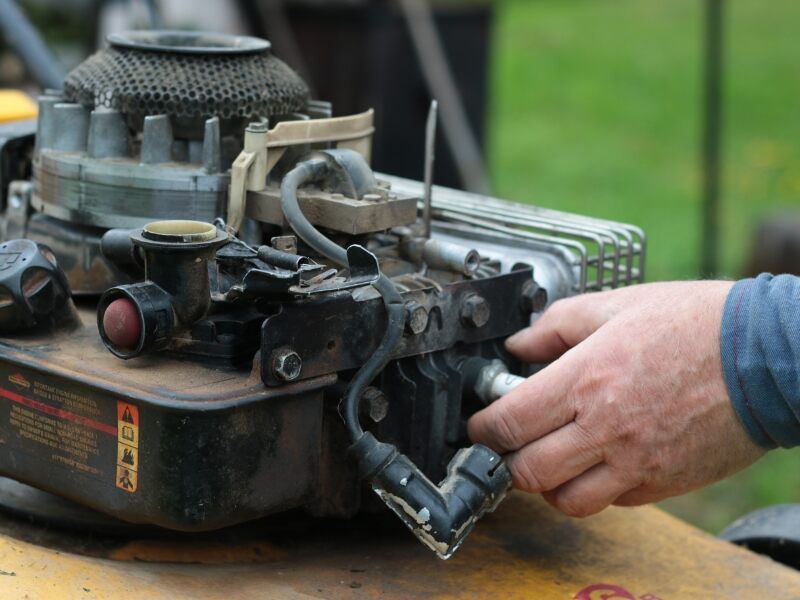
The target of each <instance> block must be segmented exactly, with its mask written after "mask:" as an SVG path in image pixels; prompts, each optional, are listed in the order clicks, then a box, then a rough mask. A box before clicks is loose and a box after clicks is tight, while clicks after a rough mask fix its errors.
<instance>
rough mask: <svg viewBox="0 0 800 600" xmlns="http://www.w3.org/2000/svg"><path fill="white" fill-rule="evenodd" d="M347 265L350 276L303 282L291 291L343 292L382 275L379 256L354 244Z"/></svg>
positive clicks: (314, 292)
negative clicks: (316, 281)
mask: <svg viewBox="0 0 800 600" xmlns="http://www.w3.org/2000/svg"><path fill="white" fill-rule="evenodd" d="M347 267H348V270H349V272H350V277H348V278H347V279H345V278H344V277H333V278H329V279H325V280H322V281H320V282H319V283H312V284H310V285H309V282H301V283H300V284H299V285H296V286H293V287H292V288H291V289H290V290H289V291H290V292H292V293H293V294H297V295H299V296H312V295H314V294H324V293H330V292H341V291H343V290H351V289H353V288H358V287H363V286H366V285H371V284H373V283H375V282H376V281H378V278H379V277H380V276H381V269H380V265H379V264H378V257H376V256H375V255H374V254H373V253H372V252H370V251H369V250H367V249H366V248H364V247H363V246H359V245H357V244H354V245H352V246H350V247H349V248H348V249H347Z"/></svg>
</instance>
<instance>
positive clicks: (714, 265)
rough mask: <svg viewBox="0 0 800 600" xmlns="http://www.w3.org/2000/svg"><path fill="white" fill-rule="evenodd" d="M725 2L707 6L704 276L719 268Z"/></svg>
mask: <svg viewBox="0 0 800 600" xmlns="http://www.w3.org/2000/svg"><path fill="white" fill-rule="evenodd" d="M724 6H725V2H724V0H706V3H705V15H706V18H705V73H704V98H703V139H702V167H703V189H702V194H703V203H702V211H703V214H702V236H703V239H702V242H701V243H702V257H701V263H700V274H701V276H705V277H710V276H713V275H714V274H715V273H717V271H718V268H719V257H718V254H719V197H720V146H721V137H722V69H723V24H724V23H723V13H724Z"/></svg>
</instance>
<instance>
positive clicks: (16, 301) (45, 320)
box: [0, 240, 76, 332]
mask: <svg viewBox="0 0 800 600" xmlns="http://www.w3.org/2000/svg"><path fill="white" fill-rule="evenodd" d="M75 320H76V314H75V307H74V306H73V304H72V300H71V292H70V289H69V282H68V281H67V277H66V275H64V272H63V271H62V270H61V268H60V267H59V266H58V261H56V257H55V255H54V254H53V252H52V251H51V250H50V249H49V248H47V247H46V246H40V245H39V244H37V243H36V242H33V241H31V240H10V241H7V242H3V243H1V244H0V331H2V332H16V331H23V330H30V329H39V328H43V329H49V328H53V327H55V326H59V325H62V324H72V323H74V322H75Z"/></svg>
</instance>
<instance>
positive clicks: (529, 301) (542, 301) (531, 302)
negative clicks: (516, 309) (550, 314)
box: [520, 280, 547, 313]
mask: <svg viewBox="0 0 800 600" xmlns="http://www.w3.org/2000/svg"><path fill="white" fill-rule="evenodd" d="M520 300H521V302H522V309H523V310H524V311H525V312H529V313H539V312H542V311H543V310H544V309H545V307H546V306H547V290H546V289H544V288H543V287H541V286H540V285H539V284H538V283H536V282H535V281H533V280H531V281H526V282H525V285H523V286H522V295H521V299H520Z"/></svg>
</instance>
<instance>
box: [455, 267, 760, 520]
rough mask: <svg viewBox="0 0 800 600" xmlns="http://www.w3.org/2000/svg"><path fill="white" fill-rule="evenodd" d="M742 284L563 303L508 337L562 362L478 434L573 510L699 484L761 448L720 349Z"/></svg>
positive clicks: (475, 422) (533, 487)
mask: <svg viewBox="0 0 800 600" xmlns="http://www.w3.org/2000/svg"><path fill="white" fill-rule="evenodd" d="M732 285H733V284H732V283H730V282H722V281H697V282H676V283H655V284H647V285H640V286H634V287H628V288H622V289H619V290H614V291H610V292H602V293H598V294H590V295H583V296H577V297H574V298H569V299H565V300H560V301H558V302H556V303H554V304H553V305H552V306H551V307H550V308H549V309H548V310H547V311H546V312H545V313H544V315H542V316H541V317H540V318H539V319H538V320H537V321H536V322H535V323H534V324H533V325H532V326H531V327H529V328H527V329H525V330H523V331H521V332H520V333H518V334H517V335H515V336H513V337H511V338H509V340H508V342H507V347H508V349H509V351H511V352H512V353H513V354H515V355H516V356H518V357H519V358H520V359H521V360H523V361H526V362H547V361H554V362H552V363H551V364H549V365H548V366H546V367H545V368H544V369H542V370H541V371H539V372H538V373H536V374H535V375H533V376H532V377H530V378H528V379H527V380H526V381H525V382H524V383H522V384H520V385H519V386H518V387H517V388H515V389H514V390H513V391H512V392H510V393H509V394H507V395H506V396H504V397H503V398H501V399H499V400H497V401H496V402H495V403H493V404H492V405H491V406H489V407H488V408H486V409H484V410H482V411H480V412H479V413H477V414H475V415H474V416H473V417H472V418H471V419H470V421H469V423H468V431H469V435H470V437H471V438H472V439H473V441H475V442H479V443H482V444H485V445H487V446H489V447H490V448H492V449H493V450H495V451H497V452H499V453H500V454H504V455H505V460H506V463H507V465H508V466H509V468H510V469H511V472H512V474H513V476H514V485H515V487H517V488H519V489H522V490H525V491H528V492H541V493H543V495H544V497H545V499H546V500H547V501H548V502H550V503H551V504H552V505H554V506H555V507H557V508H559V509H560V510H561V511H563V512H564V513H566V514H568V515H571V516H588V515H591V514H594V513H596V512H599V511H601V510H602V509H603V508H605V507H607V506H608V505H609V504H617V505H623V506H630V505H638V504H645V503H648V502H654V501H657V500H661V499H663V498H666V497H669V496H675V495H679V494H683V493H685V492H688V491H690V490H693V489H696V488H699V487H702V486H704V485H707V484H709V483H712V482H714V481H717V480H719V479H722V478H724V477H726V476H728V475H731V474H732V473H734V472H736V471H738V470H740V469H742V468H744V467H746V466H747V465H749V464H751V463H752V462H754V461H756V460H757V459H758V458H759V457H760V456H761V455H762V454H763V453H764V450H763V449H762V448H760V447H759V446H757V445H756V444H755V443H754V442H753V441H752V440H751V439H750V437H749V435H748V434H747V433H746V431H745V430H744V428H743V427H742V425H741V424H740V422H739V420H738V418H737V416H736V414H735V412H734V409H733V406H732V405H731V402H730V399H729V397H728V392H727V389H726V387H725V382H724V380H723V375H722V361H721V358H720V325H721V320H722V311H723V307H724V305H725V299H726V297H727V294H728V292H729V290H730V288H731V286H732Z"/></svg>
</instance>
